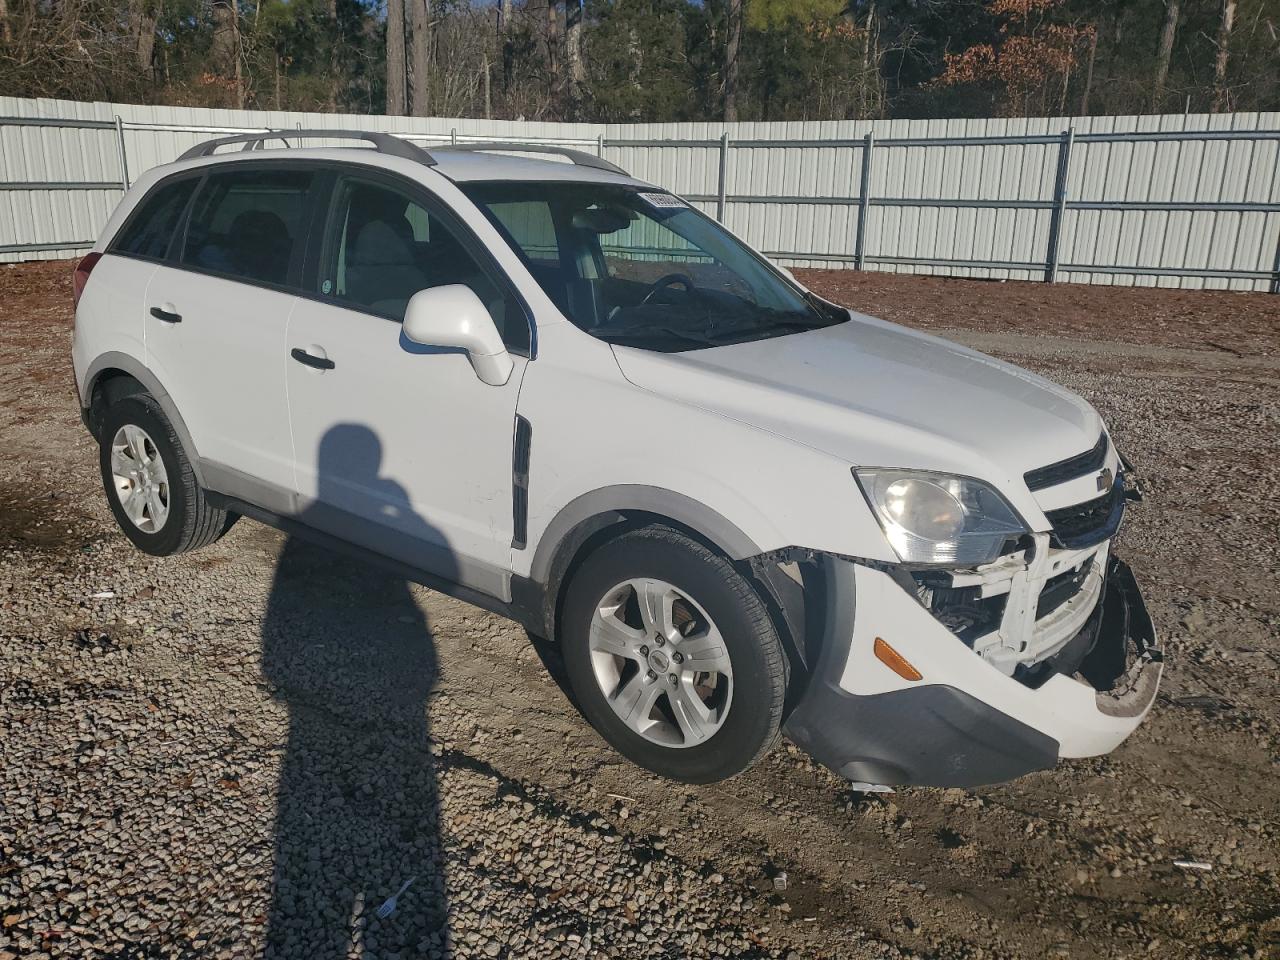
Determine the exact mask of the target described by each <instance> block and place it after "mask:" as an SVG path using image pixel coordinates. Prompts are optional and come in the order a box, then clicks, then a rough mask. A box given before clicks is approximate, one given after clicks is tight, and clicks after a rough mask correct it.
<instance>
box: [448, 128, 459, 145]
mask: <svg viewBox="0 0 1280 960" xmlns="http://www.w3.org/2000/svg"><path fill="white" fill-rule="evenodd" d="M449 143H450V144H452V145H453V146H455V147H456V146H457V145H458V128H457V127H452V128H451V129H450V130H449Z"/></svg>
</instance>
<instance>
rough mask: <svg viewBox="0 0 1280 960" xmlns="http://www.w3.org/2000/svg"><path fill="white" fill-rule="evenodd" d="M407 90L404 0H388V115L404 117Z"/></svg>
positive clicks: (406, 109) (406, 104) (406, 108)
mask: <svg viewBox="0 0 1280 960" xmlns="http://www.w3.org/2000/svg"><path fill="white" fill-rule="evenodd" d="M408 106H409V101H408V98H407V96H406V91H405V47H404V0H387V115H388V116H392V117H403V116H404V115H405V113H407V112H408Z"/></svg>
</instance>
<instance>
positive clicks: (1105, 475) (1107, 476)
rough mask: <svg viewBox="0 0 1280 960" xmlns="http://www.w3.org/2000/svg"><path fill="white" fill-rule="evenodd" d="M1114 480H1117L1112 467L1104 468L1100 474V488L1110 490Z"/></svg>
mask: <svg viewBox="0 0 1280 960" xmlns="http://www.w3.org/2000/svg"><path fill="white" fill-rule="evenodd" d="M1113 480H1115V477H1114V476H1113V475H1112V473H1111V468H1110V467H1105V468H1103V471H1102V472H1101V473H1100V474H1098V489H1099V490H1100V491H1107V490H1110V489H1111V483H1112V481H1113Z"/></svg>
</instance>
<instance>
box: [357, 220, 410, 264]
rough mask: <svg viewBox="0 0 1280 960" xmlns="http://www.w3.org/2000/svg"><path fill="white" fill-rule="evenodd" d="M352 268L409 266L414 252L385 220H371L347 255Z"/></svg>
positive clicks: (362, 229)
mask: <svg viewBox="0 0 1280 960" xmlns="http://www.w3.org/2000/svg"><path fill="white" fill-rule="evenodd" d="M347 262H348V263H349V264H350V265H351V266H357V267H359V266H376V267H391V266H409V265H411V264H412V263H413V251H412V250H411V249H410V248H409V244H408V243H407V242H406V241H405V239H404V237H402V236H401V235H400V234H399V232H397V230H396V229H395V227H393V226H392V225H391V224H390V223H388V222H387V221H385V220H371V221H369V222H368V223H366V224H365V225H364V226H363V227H361V228H360V232H359V233H358V234H356V242H355V243H354V244H353V245H352V247H351V252H350V253H349V254H348V255H347Z"/></svg>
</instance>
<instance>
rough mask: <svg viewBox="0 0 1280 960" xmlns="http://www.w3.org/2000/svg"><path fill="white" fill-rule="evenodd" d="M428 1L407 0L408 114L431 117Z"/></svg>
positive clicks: (429, 18)
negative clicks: (408, 31)
mask: <svg viewBox="0 0 1280 960" xmlns="http://www.w3.org/2000/svg"><path fill="white" fill-rule="evenodd" d="M427 3H428V0H409V28H410V30H411V31H412V35H411V36H410V38H409V44H410V46H409V50H410V62H409V112H410V113H411V114H412V115H413V116H415V117H429V116H431V17H430V11H428V9H427Z"/></svg>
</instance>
